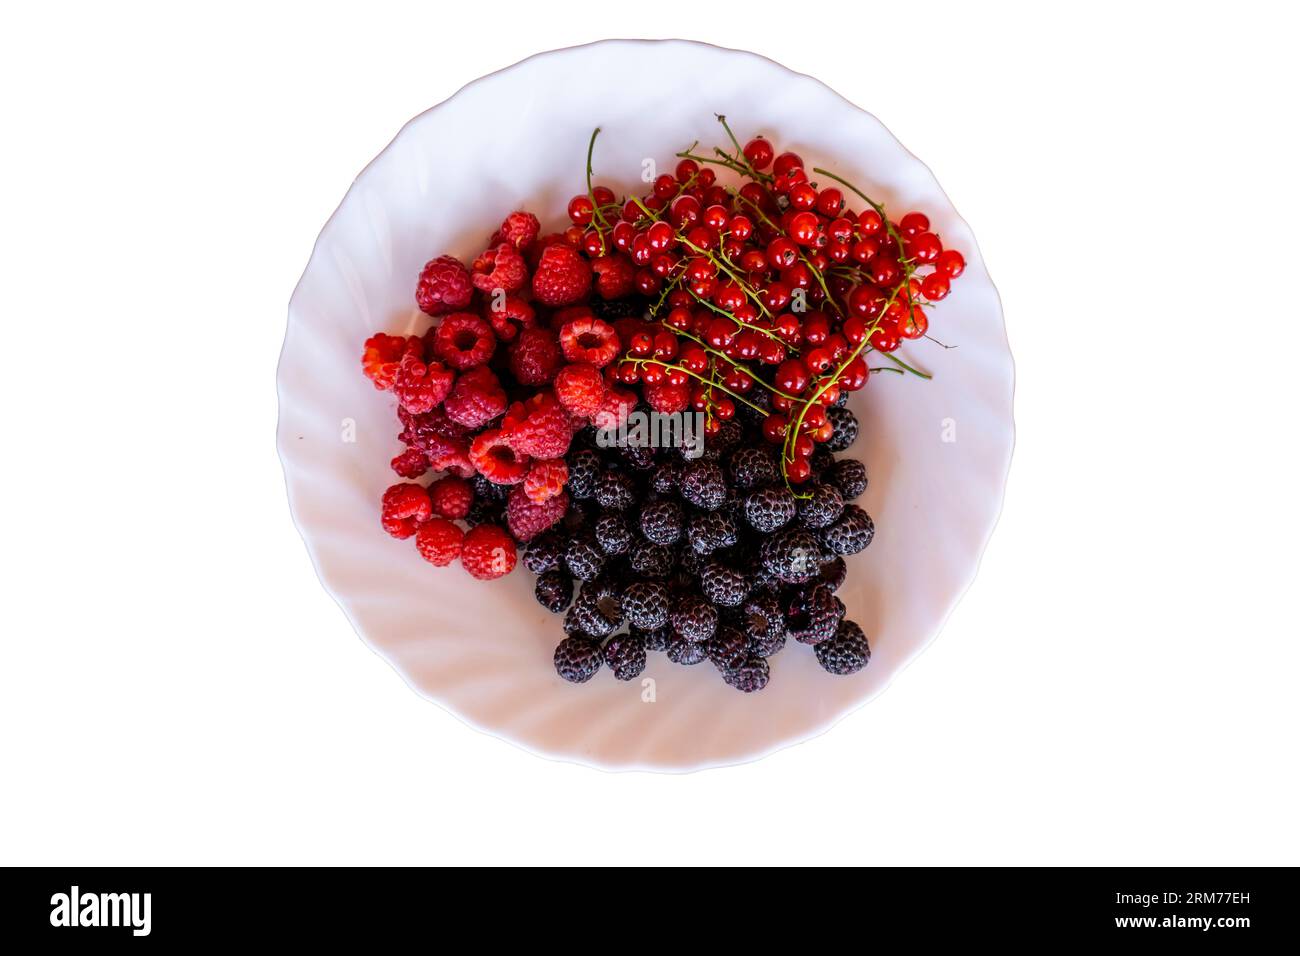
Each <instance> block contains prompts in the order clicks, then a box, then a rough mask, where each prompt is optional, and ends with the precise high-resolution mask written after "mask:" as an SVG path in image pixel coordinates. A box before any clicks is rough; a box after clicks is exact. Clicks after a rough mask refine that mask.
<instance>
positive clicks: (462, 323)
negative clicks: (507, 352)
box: [433, 312, 497, 370]
mask: <svg viewBox="0 0 1300 956" xmlns="http://www.w3.org/2000/svg"><path fill="white" fill-rule="evenodd" d="M496 346H497V338H496V335H495V334H493V332H492V327H491V326H490V325H488V324H487V322H485V321H484V320H483V319H481V318H479V317H478V316H477V315H475V314H474V313H473V312H454V313H452V314H451V315H448V316H446V317H444V318H443V320H442V324H441V325H439V326H438V328H437V330H436V331H435V332H434V333H433V351H434V354H436V355H437V356H438V357H439V358H440V359H442V360H443V361H444V362H446V363H447V364H448V365H449V366H451V367H452V368H454V369H461V370H464V369H470V368H474V367H475V366H476V365H484V364H486V363H487V361H488V359H490V358H492V353H493V352H494V351H495V350H496Z"/></svg>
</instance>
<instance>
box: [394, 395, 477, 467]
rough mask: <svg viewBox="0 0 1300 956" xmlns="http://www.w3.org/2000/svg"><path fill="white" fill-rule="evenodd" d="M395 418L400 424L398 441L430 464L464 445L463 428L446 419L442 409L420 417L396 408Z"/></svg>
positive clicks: (436, 409) (399, 407) (433, 410)
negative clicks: (399, 420) (400, 429)
mask: <svg viewBox="0 0 1300 956" xmlns="http://www.w3.org/2000/svg"><path fill="white" fill-rule="evenodd" d="M397 417H398V418H399V419H401V422H402V426H403V428H402V433H401V434H400V435H398V436H397V437H398V439H400V440H401V441H404V442H405V443H406V444H408V445H410V446H411V448H413V449H415V450H417V451H419V452H421V453H422V454H423V455H424V457H426V458H428V459H429V461H430V462H432V461H434V460H435V459H438V458H441V457H443V456H445V455H447V454H448V453H449V452H451V451H453V450H454V449H456V448H457V447H459V446H461V445H464V444H466V441H465V439H466V433H465V428H464V426H462V425H458V424H456V423H455V422H453V421H452V420H451V419H450V418H448V417H447V413H446V411H444V410H443V409H442V408H435V409H432V410H430V411H428V412H425V413H424V414H422V415H413V414H411V413H410V412H408V411H407V410H406V409H404V408H402V407H401V406H398V409H397Z"/></svg>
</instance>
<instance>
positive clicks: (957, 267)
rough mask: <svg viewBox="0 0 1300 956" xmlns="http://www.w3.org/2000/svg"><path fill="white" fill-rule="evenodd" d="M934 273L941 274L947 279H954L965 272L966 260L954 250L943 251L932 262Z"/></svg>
mask: <svg viewBox="0 0 1300 956" xmlns="http://www.w3.org/2000/svg"><path fill="white" fill-rule="evenodd" d="M934 269H935V272H936V273H939V272H941V273H943V274H944V275H946V276H947V277H948V278H949V279H955V278H957V277H958V276H959V275H961V274H962V272H964V271H965V270H966V260H965V259H964V258H963V257H962V254H961V253H960V252H958V251H957V250H956V249H945V250H943V252H941V253H939V257H938V258H937V259H935V260H934Z"/></svg>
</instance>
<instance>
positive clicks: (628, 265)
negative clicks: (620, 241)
mask: <svg viewBox="0 0 1300 956" xmlns="http://www.w3.org/2000/svg"><path fill="white" fill-rule="evenodd" d="M591 271H592V272H594V273H596V291H597V292H598V293H600V297H601V298H602V299H621V298H623V296H625V295H631V294H632V290H633V289H634V288H635V287H636V266H634V265H632V260H631V259H629V258H627V256H624V255H620V254H619V253H612V254H610V255H607V256H598V257H597V258H595V259H593V260H591Z"/></svg>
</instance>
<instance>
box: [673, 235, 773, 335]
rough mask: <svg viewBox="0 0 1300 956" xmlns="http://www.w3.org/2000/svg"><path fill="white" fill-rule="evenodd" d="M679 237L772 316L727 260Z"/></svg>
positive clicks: (763, 311) (761, 310) (762, 310)
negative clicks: (724, 260)
mask: <svg viewBox="0 0 1300 956" xmlns="http://www.w3.org/2000/svg"><path fill="white" fill-rule="evenodd" d="M679 238H680V239H681V241H682V244H683V245H685V246H689V247H690V248H691V249H693V250H694V251H695V252H697V253H699V254H700V255H702V256H704V258H706V259H708V260H709V261H710V262H712V263H713V264H714V265H715V266H717V267H718V268H719V269H721V270H722V271H723V272H725V273H726V274H727V275H728V276H729V277H730V278H731V281H732V282H734V283H736V285H738V286H740V288H741V289H742V290H743V291H744V293H745V296H746V297H747V298H749V299H751V300H752V301H753V303H754V304H755V305H756V306H758V308H759V311H760V312H762V313H763V314H764V315H765V316H767V317H768V318H769V319H770V318H771V317H772V313H771V312H769V311H768V309H767V306H765V305H764V304H763V300H762V299H760V298H759V297H758V293H757V292H755V291H754V289H753V287H751V286H750V284H749V283H748V282H746V281H745V280H744V279H742V278H741V277H740V276H739V275H737V274H736V273H735V272H734V271H733V270H732V268H731V266H729V265H727V264H726V263H725V262H723V261H722V260H720V259H719V258H718V257H717V256H715V255H713V253H711V252H709V251H708V250H707V249H701V248H700V247H699V246H697V245H695V243H693V242H691V241H690V240H689V239H687V238H686V237H685V236H681V237H679ZM741 324H742V325H743V324H744V323H741Z"/></svg>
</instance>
